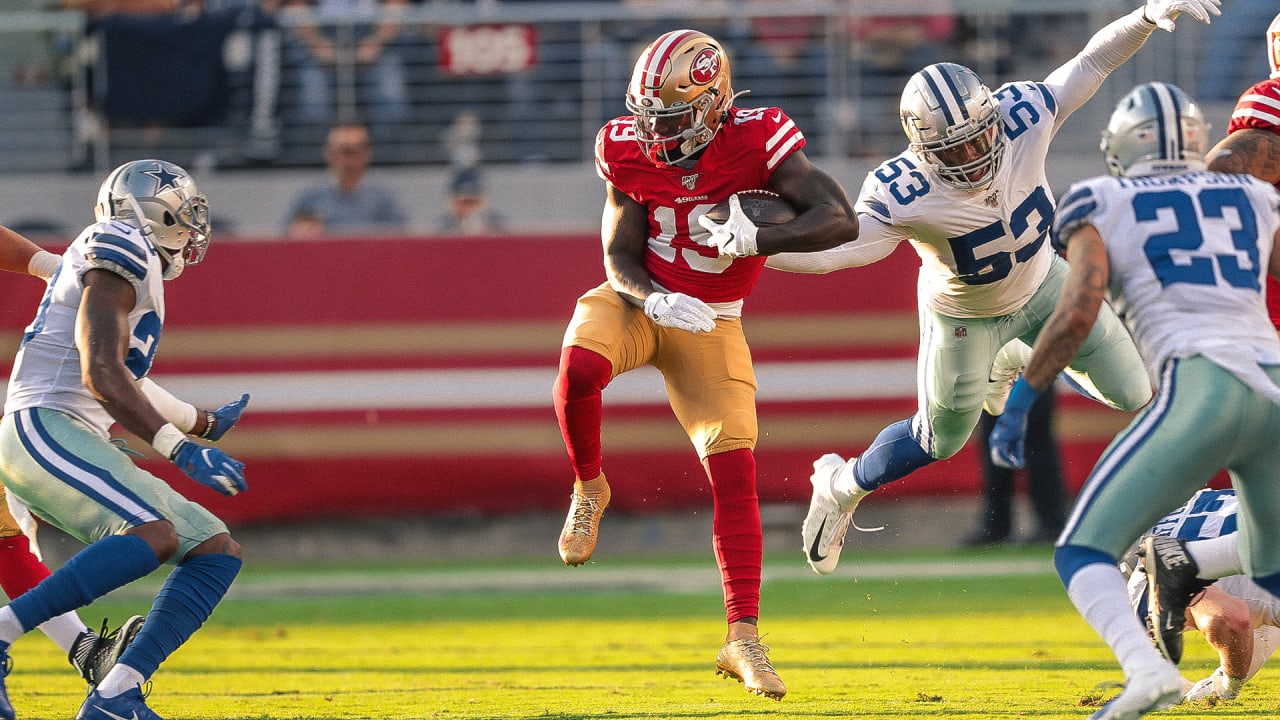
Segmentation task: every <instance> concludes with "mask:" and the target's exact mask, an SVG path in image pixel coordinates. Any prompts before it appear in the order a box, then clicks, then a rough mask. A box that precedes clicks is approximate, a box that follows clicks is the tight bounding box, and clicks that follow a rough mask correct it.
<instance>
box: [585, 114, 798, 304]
mask: <svg viewBox="0 0 1280 720" xmlns="http://www.w3.org/2000/svg"><path fill="white" fill-rule="evenodd" d="M804 145H805V139H804V134H803V133H801V132H800V129H799V128H797V127H796V124H795V123H794V122H793V121H792V120H791V118H789V117H787V115H786V113H784V112H782V110H779V109H778V108H775V107H769V108H738V107H733V108H730V109H729V119H727V120H726V121H725V123H724V125H722V126H721V127H720V132H718V133H716V136H715V138H713V139H712V140H711V143H710V144H708V145H707V147H706V149H705V150H703V152H702V156H701V157H699V158H698V161H697V163H696V164H695V165H694V166H693V168H691V169H688V170H685V169H683V168H679V167H676V166H674V165H668V166H666V167H658V166H656V165H654V164H653V163H652V162H650V161H649V159H648V158H647V157H645V155H644V153H643V152H642V151H641V149H640V146H639V145H638V144H637V143H636V129H635V118H634V117H632V116H630V115H626V116H623V117H620V118H615V119H614V120H611V121H609V122H608V123H606V124H605V126H604V127H603V128H601V130H600V133H599V135H597V136H596V173H597V174H598V175H599V176H600V177H601V178H602V179H604V180H606V181H607V182H609V183H611V184H612V185H613V186H614V187H616V188H618V189H619V190H621V191H622V192H623V193H626V194H627V195H628V196H629V197H631V198H632V199H633V200H635V201H636V202H638V203H640V204H641V205H643V206H645V207H646V208H648V210H649V240H648V247H647V248H646V250H645V254H644V265H645V269H647V270H648V271H649V274H650V276H652V277H653V281H654V282H655V283H657V284H658V285H661V286H662V287H663V288H665V289H666V290H668V291H670V292H681V293H685V294H686V295H692V296H694V297H696V298H698V299H700V300H702V301H704V302H712V303H720V302H734V301H737V300H741V299H743V298H745V297H746V296H747V295H748V294H749V293H750V292H751V289H752V288H754V287H755V284H756V280H758V279H759V277H760V271H761V270H763V269H764V261H765V259H764V258H763V257H746V258H737V259H734V258H730V257H721V256H720V252H719V250H718V249H716V248H714V247H710V246H709V245H708V243H709V242H710V241H709V233H707V231H706V230H704V229H703V228H702V226H701V225H699V224H698V218H699V217H701V216H702V214H703V213H705V212H706V211H707V210H710V209H711V208H712V207H714V206H715V205H716V204H717V203H720V202H722V201H723V200H725V199H726V198H728V197H729V196H730V195H732V194H733V193H736V192H738V191H740V190H755V189H760V188H767V187H768V186H769V177H770V176H771V175H772V174H773V170H774V168H776V167H778V165H779V164H781V163H782V161H783V160H785V159H787V158H788V157H789V156H790V155H791V153H793V152H795V151H797V150H799V149H800V148H802V147H804Z"/></svg>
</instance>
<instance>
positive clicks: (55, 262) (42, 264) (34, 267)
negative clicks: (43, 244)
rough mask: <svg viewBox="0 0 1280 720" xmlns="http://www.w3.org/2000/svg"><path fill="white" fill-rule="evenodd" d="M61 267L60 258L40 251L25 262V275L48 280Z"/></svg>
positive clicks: (46, 251)
mask: <svg viewBox="0 0 1280 720" xmlns="http://www.w3.org/2000/svg"><path fill="white" fill-rule="evenodd" d="M60 265H62V256H61V255H54V254H53V253H51V252H49V251H48V250H41V251H40V252H37V253H36V254H35V255H32V256H31V259H30V260H28V261H27V273H28V274H30V275H35V276H36V277H38V278H44V279H45V280H48V279H49V278H51V277H53V274H54V273H55V272H57V270H58V267H59V266H60Z"/></svg>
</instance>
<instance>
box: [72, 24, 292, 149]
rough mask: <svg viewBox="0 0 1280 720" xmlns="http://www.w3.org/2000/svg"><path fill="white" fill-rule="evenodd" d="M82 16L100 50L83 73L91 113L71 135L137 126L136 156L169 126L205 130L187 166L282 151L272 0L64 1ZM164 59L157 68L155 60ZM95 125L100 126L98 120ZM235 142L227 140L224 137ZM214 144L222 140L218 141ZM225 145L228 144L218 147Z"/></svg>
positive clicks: (160, 142) (162, 137) (155, 143)
mask: <svg viewBox="0 0 1280 720" xmlns="http://www.w3.org/2000/svg"><path fill="white" fill-rule="evenodd" d="M61 4H62V6H63V7H65V8H70V9H77V10H82V11H84V12H85V13H86V14H87V15H88V16H89V18H90V22H89V24H88V27H87V30H88V32H89V34H90V36H91V37H92V38H93V42H91V44H90V47H96V48H98V52H99V57H98V58H97V61H96V62H93V63H92V64H91V65H89V66H87V67H86V71H87V81H88V84H89V86H90V90H91V96H92V101H91V107H90V108H89V109H88V113H86V115H97V114H100V118H98V117H92V118H91V117H88V116H85V117H78V118H77V122H78V123H80V124H81V128H80V129H79V130H78V134H84V135H86V136H89V137H93V136H97V135H100V133H101V132H103V130H102V128H104V127H108V126H109V127H112V128H142V129H143V130H144V133H143V140H142V144H143V145H144V148H143V149H141V152H146V149H145V148H155V147H160V146H163V145H165V143H166V135H167V133H166V131H167V129H169V128H211V129H214V130H215V131H224V133H223V134H222V135H218V134H216V133H215V134H213V135H205V136H201V141H200V144H201V148H200V151H199V153H198V154H197V156H196V159H194V160H192V161H191V162H192V163H193V165H194V166H197V167H198V166H203V165H213V164H217V163H219V162H220V161H222V160H225V159H228V157H227V156H228V155H230V154H239V155H242V156H244V157H247V158H250V159H255V160H265V159H270V158H272V157H274V156H275V154H276V152H277V151H278V147H279V137H278V136H279V127H278V123H277V121H276V98H277V96H278V92H279V74H280V30H279V28H278V26H277V25H276V24H275V20H274V16H273V11H274V9H275V5H276V0H261V2H258V0H61ZM157 57H163V58H164V59H165V60H164V61H163V62H157V61H156V58H157ZM99 119H101V120H103V121H105V123H103V122H98V120H99ZM227 136H233V137H234V139H233V140H232V139H230V137H227ZM215 138H221V139H223V140H224V141H225V142H215V141H214V139H215ZM221 145H226V147H220V146H221Z"/></svg>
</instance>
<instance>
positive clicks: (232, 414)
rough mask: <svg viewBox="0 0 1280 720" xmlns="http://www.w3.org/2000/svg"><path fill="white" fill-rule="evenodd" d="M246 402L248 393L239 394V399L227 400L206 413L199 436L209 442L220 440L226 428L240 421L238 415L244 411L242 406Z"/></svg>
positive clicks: (225, 432)
mask: <svg viewBox="0 0 1280 720" xmlns="http://www.w3.org/2000/svg"><path fill="white" fill-rule="evenodd" d="M248 404H249V393H245V394H243V395H241V396H240V399H239V400H236V401H234V402H229V403H227V404H226V405H223V406H222V407H220V408H218V409H217V410H214V411H213V412H211V413H208V414H207V415H206V416H205V421H206V422H205V427H204V432H203V433H201V434H200V437H202V438H204V439H206V440H209V441H211V442H217V441H218V440H221V439H222V436H223V435H226V434H227V431H228V430H230V429H231V428H232V427H234V426H235V424H236V423H238V422H240V415H241V414H243V413H244V406H245V405H248Z"/></svg>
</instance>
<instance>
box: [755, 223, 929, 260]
mask: <svg viewBox="0 0 1280 720" xmlns="http://www.w3.org/2000/svg"><path fill="white" fill-rule="evenodd" d="M858 224H859V225H860V227H861V229H860V231H859V233H858V239H857V240H854V241H852V242H847V243H845V244H843V245H837V246H836V247H833V248H830V249H828V250H821V251H819V252H803V253H778V254H777V255H771V256H769V259H768V260H767V261H766V262H765V267H771V268H773V269H774V270H783V271H786V272H795V273H829V272H832V271H835V270H843V269H844V268H851V267H861V266H863V265H870V264H871V263H874V262H877V261H879V260H883V259H884V258H886V257H889V253H891V252H893V249H894V248H896V247H898V243H900V242H902V240H903V239H904V238H903V236H902V235H901V234H900V233H899V232H898V231H896V230H895V229H894V228H893V227H891V226H889V225H886V224H884V223H883V222H881V221H880V220H879V219H878V218H876V217H874V216H871V215H867V214H865V213H864V214H859V215H858Z"/></svg>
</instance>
